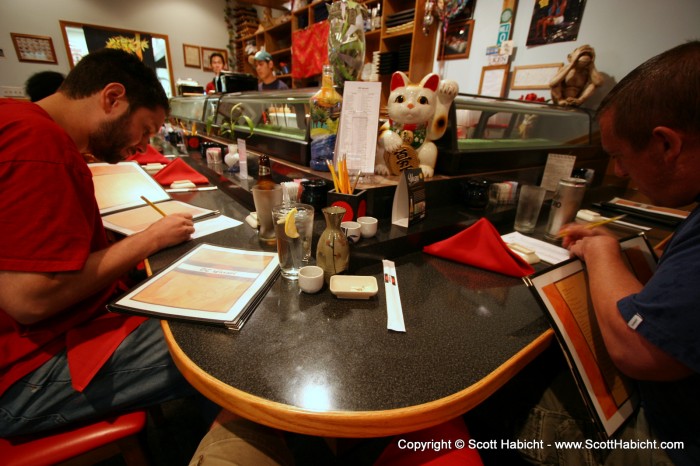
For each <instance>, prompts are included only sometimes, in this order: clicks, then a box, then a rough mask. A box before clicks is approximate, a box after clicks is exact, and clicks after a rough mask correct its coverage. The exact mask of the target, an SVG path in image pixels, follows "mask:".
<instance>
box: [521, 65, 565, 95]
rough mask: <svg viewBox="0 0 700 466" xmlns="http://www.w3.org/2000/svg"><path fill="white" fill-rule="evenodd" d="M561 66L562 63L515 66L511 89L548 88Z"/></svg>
mask: <svg viewBox="0 0 700 466" xmlns="http://www.w3.org/2000/svg"><path fill="white" fill-rule="evenodd" d="M562 66H564V63H548V64H545V65H525V66H516V67H515V68H513V83H512V84H511V89H549V82H550V81H551V80H552V78H553V77H554V76H556V74H557V73H558V72H559V70H560V69H561V67H562Z"/></svg>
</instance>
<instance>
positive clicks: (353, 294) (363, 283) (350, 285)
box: [330, 275, 378, 299]
mask: <svg viewBox="0 0 700 466" xmlns="http://www.w3.org/2000/svg"><path fill="white" fill-rule="evenodd" d="M330 290H331V293H333V294H334V295H336V296H337V297H338V298H340V299H369V298H371V297H372V296H374V295H375V294H377V290H378V288H377V279H376V278H374V277H369V276H363V275H333V276H332V277H331V282H330Z"/></svg>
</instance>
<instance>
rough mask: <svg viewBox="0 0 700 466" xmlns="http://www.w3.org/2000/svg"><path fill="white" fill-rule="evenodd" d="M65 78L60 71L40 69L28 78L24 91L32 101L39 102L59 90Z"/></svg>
mask: <svg viewBox="0 0 700 466" xmlns="http://www.w3.org/2000/svg"><path fill="white" fill-rule="evenodd" d="M64 79H65V76H63V74H61V73H59V72H58V71H39V72H38V73H34V74H33V75H31V76H30V77H29V79H27V82H26V83H25V85H24V91H25V92H26V93H27V95H28V96H29V100H31V101H32V102H38V101H40V100H41V99H43V98H44V97H47V96H50V95H51V94H53V93H54V92H56V91H57V90H58V88H59V87H60V86H61V83H62V82H63V80H64Z"/></svg>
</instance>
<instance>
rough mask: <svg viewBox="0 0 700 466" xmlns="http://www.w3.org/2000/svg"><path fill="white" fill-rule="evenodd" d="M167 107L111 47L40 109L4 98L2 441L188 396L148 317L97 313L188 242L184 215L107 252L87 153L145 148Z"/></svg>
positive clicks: (132, 63) (144, 75)
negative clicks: (120, 285) (167, 252)
mask: <svg viewBox="0 0 700 466" xmlns="http://www.w3.org/2000/svg"><path fill="white" fill-rule="evenodd" d="M168 108H169V105H168V99H167V96H166V95H165V92H164V91H163V88H162V87H161V85H160V83H159V82H158V79H157V78H156V75H155V73H154V72H153V71H152V70H150V69H148V68H147V67H146V66H144V65H143V63H141V61H139V59H138V58H137V57H136V56H134V55H130V54H128V53H126V52H122V51H118V50H110V49H104V50H101V51H98V52H94V53H91V54H89V55H87V56H86V57H84V58H83V59H82V60H81V61H80V62H79V63H78V64H77V65H76V67H75V68H74V69H73V71H71V73H70V74H69V75H68V76H67V77H66V80H65V82H64V83H63V84H62V85H61V87H60V89H59V91H58V92H57V93H55V94H53V95H51V96H49V97H46V98H44V99H42V100H40V101H39V102H37V103H29V102H22V101H16V100H11V99H0V184H1V185H2V187H3V201H2V208H1V209H0V436H2V437H9V436H12V435H18V434H25V433H36V432H40V431H43V430H47V429H51V428H55V427H61V426H64V425H66V424H69V423H72V422H76V421H79V420H89V419H95V418H100V417H103V416H104V415H105V414H107V413H110V412H113V411H119V410H130V409H137V408H141V407H144V406H148V405H152V404H157V403H160V402H162V401H165V400H167V399H172V398H175V397H179V396H183V395H187V394H191V393H194V390H193V389H192V388H191V387H190V386H189V384H187V382H186V381H185V380H184V379H183V378H182V376H181V375H180V373H179V372H178V371H177V369H176V368H175V367H174V364H173V362H172V360H171V359H170V356H169V354H168V351H167V347H166V344H165V341H164V338H163V333H162V331H161V329H160V326H159V324H158V322H157V321H152V320H147V319H144V318H141V317H134V316H123V315H119V314H111V313H108V312H107V311H106V309H105V304H106V303H107V302H108V301H109V300H110V299H111V298H112V297H113V293H114V291H115V289H116V285H117V282H118V281H119V279H120V277H122V276H123V275H124V274H125V273H126V272H128V271H129V270H131V269H132V268H133V267H134V266H136V265H137V264H138V263H139V262H140V261H142V260H143V259H144V258H146V257H148V256H149V255H151V254H154V253H155V252H156V251H158V250H160V249H162V248H165V247H168V246H172V245H175V244H178V243H181V242H182V241H186V240H187V239H189V237H190V235H191V234H192V233H193V232H194V227H193V223H192V219H191V217H190V216H188V215H180V214H173V215H169V216H167V217H164V218H163V219H161V220H160V221H158V222H157V223H155V224H154V225H152V226H151V227H150V228H148V229H147V230H145V231H143V232H141V233H138V234H135V235H133V236H130V237H127V238H124V239H123V240H121V241H119V242H117V243H114V244H109V243H108V241H107V238H106V235H105V231H104V228H103V226H102V220H101V218H100V214H99V210H98V207H97V202H96V200H95V195H94V188H93V184H92V176H91V173H90V170H89V169H88V167H87V164H86V163H85V161H84V159H83V156H82V154H83V153H87V152H89V153H91V154H94V155H95V156H96V157H98V158H99V159H101V160H104V161H107V162H112V163H115V162H118V161H120V160H122V159H124V158H126V157H128V156H129V155H133V154H135V153H136V152H144V151H145V150H146V146H147V144H148V142H149V138H150V136H152V135H153V134H155V133H156V132H157V131H158V130H159V128H160V127H161V126H162V124H163V122H164V120H165V117H166V114H167V111H168Z"/></svg>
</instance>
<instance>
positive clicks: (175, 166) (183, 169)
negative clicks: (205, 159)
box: [153, 158, 209, 186]
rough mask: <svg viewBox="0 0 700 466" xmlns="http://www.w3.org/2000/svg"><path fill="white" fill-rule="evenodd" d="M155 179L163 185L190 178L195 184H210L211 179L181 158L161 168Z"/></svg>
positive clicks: (154, 176)
mask: <svg viewBox="0 0 700 466" xmlns="http://www.w3.org/2000/svg"><path fill="white" fill-rule="evenodd" d="M153 179H154V180H156V181H157V182H158V183H160V184H162V185H163V186H170V185H171V184H172V183H173V181H181V180H190V181H191V182H193V183H194V184H209V180H208V179H207V177H206V176H204V175H202V174H201V173H199V172H198V171H197V170H195V169H194V168H192V167H190V166H189V165H187V163H186V162H185V161H184V160H182V159H179V158H177V159H175V160H173V161H172V162H170V163H169V164H168V165H166V166H165V167H163V168H161V169H160V171H159V172H158V173H156V174H155V175H153Z"/></svg>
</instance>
